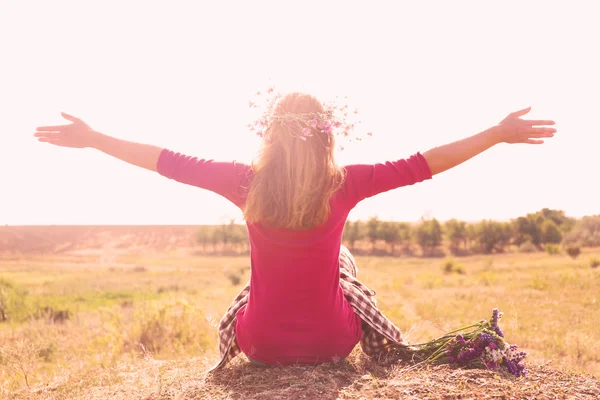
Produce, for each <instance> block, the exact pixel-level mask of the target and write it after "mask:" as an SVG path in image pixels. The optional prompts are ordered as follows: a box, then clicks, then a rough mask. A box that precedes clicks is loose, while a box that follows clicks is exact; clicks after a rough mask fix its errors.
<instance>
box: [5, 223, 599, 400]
mask: <svg viewBox="0 0 600 400" xmlns="http://www.w3.org/2000/svg"><path fill="white" fill-rule="evenodd" d="M106 229H108V232H109V233H110V229H109V228H106ZM132 229H133V228H132ZM135 229H138V230H141V229H142V228H140V227H136V228H135ZM146 229H148V230H150V231H151V232H149V233H148V234H147V236H148V237H154V240H155V241H156V242H161V243H166V242H168V241H169V240H168V239H166V238H163V239H161V238H160V235H169V234H172V233H173V232H174V231H173V230H169V229H167V228H161V229H162V230H161V231H160V233H156V232H154V231H152V230H151V228H146ZM140 232H141V231H140ZM29 233H31V232H29ZM138 234H139V233H138ZM107 235H108V234H107ZM119 235H122V236H119ZM123 235H130V233H128V231H127V230H126V229H125V228H119V230H117V231H115V232H114V233H113V236H114V237H113V240H114V241H116V242H119V243H127V241H128V240H129V241H131V240H133V239H131V236H123ZM153 235H154V236H153ZM181 235H184V234H183V233H181ZM109 236H110V235H109ZM87 237H88V238H89V237H90V236H89V235H88V236H87ZM86 240H87V239H86ZM174 241H175V242H177V243H182V244H183V243H185V239H184V238H177V239H175V240H174ZM132 243H134V244H135V243H138V242H137V241H133V242H132ZM73 246H74V247H73V249H74V250H72V251H61V252H60V253H53V254H47V253H36V254H24V253H21V254H18V255H15V254H11V255H9V256H5V257H4V258H0V264H1V265H2V270H1V272H0V280H3V282H4V284H3V285H4V286H3V287H4V288H5V289H4V292H3V293H4V294H3V296H4V297H3V299H4V300H2V301H4V302H5V303H7V304H8V316H9V320H8V321H7V322H4V323H0V397H3V396H4V397H7V398H15V399H17V398H18V399H77V398H82V399H83V398H85V399H95V398H123V399H131V398H146V399H163V398H164V399H166V398H180V399H226V398H229V399H234V398H235V399H254V398H256V399H259V398H260V399H263V398H273V399H276V398H281V399H284V398H307V399H335V398H341V399H359V398H365V399H369V398H407V399H410V398H415V399H416V398H419V399H427V398H432V399H437V398H440V399H441V398H443V399H454V398H496V399H499V398H506V399H509V398H536V399H538V398H539V399H543V398H600V392H599V386H598V381H597V380H596V378H598V377H600V347H599V343H598V342H599V341H598V339H599V338H600V336H599V334H598V329H597V327H598V326H600V294H599V292H598V287H600V268H592V267H591V266H590V265H591V264H590V260H592V259H594V258H598V257H599V256H600V250H590V249H584V250H583V252H582V254H581V255H580V256H579V257H578V258H577V259H576V260H573V259H571V258H569V257H568V256H566V255H548V254H546V253H533V254H507V255H500V256H493V257H488V256H474V257H466V258H460V259H457V261H458V262H459V263H460V266H461V271H462V273H445V271H444V266H445V262H444V260H442V259H423V258H401V259H399V258H392V257H358V258H357V261H358V263H359V278H360V279H361V280H362V281H363V282H365V283H366V284H367V285H369V286H371V287H372V288H373V289H375V290H376V291H377V298H378V302H379V305H380V307H381V309H382V310H383V311H384V313H386V315H388V316H389V317H390V318H391V319H392V320H393V321H394V322H395V323H396V324H397V325H398V326H399V327H400V328H401V329H402V330H403V331H404V332H405V337H406V339H407V340H408V341H409V342H420V341H424V340H428V339H431V338H433V337H435V336H438V335H439V334H441V333H443V332H444V331H447V330H450V329H452V328H456V327H459V326H462V325H464V324H467V323H470V322H473V321H477V320H480V319H482V318H488V317H489V313H490V311H491V310H492V309H493V308H495V307H498V308H500V309H501V310H502V311H504V312H505V319H504V320H503V321H502V326H503V328H504V330H505V332H506V337H507V340H508V341H509V342H511V343H516V344H518V345H519V346H520V347H521V348H524V349H525V350H526V351H528V352H529V354H530V357H529V365H530V371H531V373H530V375H529V376H528V377H527V378H525V379H514V378H511V377H509V376H505V375H499V374H494V373H492V372H490V371H479V370H477V371H475V370H470V371H465V370H451V369H449V368H446V367H436V368H431V369H425V370H420V371H411V372H406V371H405V370H403V369H402V366H382V365H378V364H376V363H374V362H372V361H370V360H368V359H366V358H365V357H363V356H362V355H361V354H360V351H359V349H358V348H357V349H355V351H354V352H353V354H352V355H351V356H350V357H349V358H348V360H345V361H340V362H339V363H337V364H336V365H321V366H317V367H307V366H297V367H289V368H269V369H261V368H256V367H254V366H252V365H249V364H248V363H247V362H246V361H244V359H240V360H238V361H236V362H235V363H234V364H233V365H232V366H231V367H228V368H227V369H226V370H224V371H221V372H219V373H218V374H216V375H215V376H212V377H206V376H205V375H204V371H206V369H207V368H208V366H209V365H211V364H213V363H214V362H216V361H217V347H216V346H217V331H216V322H217V321H218V319H219V318H220V316H221V315H222V313H223V312H224V311H225V309H226V308H227V306H228V305H229V303H230V301H231V299H232V298H233V297H234V296H235V295H236V293H237V292H238V291H239V290H240V289H241V287H242V285H244V284H245V282H246V281H247V279H248V277H249V263H248V259H247V257H204V256H193V255H191V254H193V250H191V251H190V250H188V251H183V250H182V249H183V247H182V248H178V249H177V250H174V251H165V252H157V251H156V250H155V249H154V250H153V251H149V250H143V249H142V250H140V249H138V248H137V247H136V246H137V244H136V246H133V247H131V248H128V247H127V246H120V247H119V248H116V247H106V248H104V250H102V248H100V249H96V250H94V251H92V250H93V249H92V250H90V251H86V250H85V248H84V247H82V245H81V244H80V243H79V244H78V243H77V242H75V243H74V245H73ZM7 285H9V286H7ZM48 308H51V309H52V313H50V314H49V313H48V312H47V311H46V312H45V313H41V314H40V313H39V310H40V309H43V310H47V309H48ZM63 311H64V312H65V314H60V315H68V318H66V319H63V318H61V319H59V320H57V319H56V318H51V317H49V315H50V316H52V315H59V312H63ZM66 312H68V314H67V313H66ZM142 345H143V346H142ZM548 363H550V364H549V365H550V366H552V367H553V368H554V369H550V367H549V366H547V364H548ZM536 365H546V366H544V367H538V366H536ZM559 371H560V372H559ZM585 374H587V375H585ZM594 376H595V378H594Z"/></svg>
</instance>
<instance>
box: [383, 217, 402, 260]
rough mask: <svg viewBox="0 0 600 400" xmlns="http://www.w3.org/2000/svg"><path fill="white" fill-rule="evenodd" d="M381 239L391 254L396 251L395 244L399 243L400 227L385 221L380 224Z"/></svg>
mask: <svg viewBox="0 0 600 400" xmlns="http://www.w3.org/2000/svg"><path fill="white" fill-rule="evenodd" d="M380 232H381V238H382V239H383V240H385V242H386V243H387V244H389V245H390V246H391V247H392V254H394V252H395V250H396V244H398V242H399V241H400V238H401V236H400V235H401V233H402V232H401V231H400V226H399V225H398V224H397V223H395V222H390V221H385V222H383V223H382V224H381V230H380Z"/></svg>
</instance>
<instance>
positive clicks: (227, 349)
mask: <svg viewBox="0 0 600 400" xmlns="http://www.w3.org/2000/svg"><path fill="white" fill-rule="evenodd" d="M529 110H530V108H527V109H524V110H521V111H517V112H515V113H512V114H510V115H509V116H508V117H506V118H505V119H504V120H503V121H501V122H500V123H499V124H498V125H495V126H493V127H491V128H489V129H487V130H485V131H483V132H481V133H478V134H476V135H474V136H471V137H469V138H466V139H463V140H460V141H457V142H454V143H450V144H447V145H444V146H441V147H436V148H434V149H431V150H429V151H427V152H425V153H423V154H421V153H417V154H415V155H413V156H411V157H409V158H407V159H401V160H398V161H393V162H385V163H380V164H373V165H366V164H360V165H359V164H357V165H348V166H346V167H345V168H344V167H340V166H338V165H337V164H336V162H335V161H334V151H333V149H334V135H333V132H332V131H333V129H334V127H336V126H339V125H340V123H339V121H337V122H333V124H332V121H331V119H330V118H331V112H330V111H331V110H328V109H326V108H324V107H323V105H322V104H321V103H320V102H319V101H318V100H317V99H315V98H314V97H312V96H310V95H307V94H302V93H291V94H288V95H286V96H285V97H283V98H282V99H281V100H280V101H279V102H278V103H277V104H276V107H274V108H273V109H272V112H270V113H269V115H268V116H267V118H266V119H264V120H263V121H264V125H265V128H266V130H265V131H264V134H263V138H264V140H263V143H262V147H261V151H260V155H259V157H258V159H257V161H255V162H254V163H253V164H252V165H245V164H242V163H236V162H214V161H212V160H206V159H197V158H192V157H188V156H185V155H183V154H180V153H174V152H172V151H170V150H167V149H162V148H160V147H156V146H151V145H146V144H139V143H132V142H128V141H125V140H120V139H116V138H113V137H110V136H108V135H104V134H102V133H99V132H96V131H94V130H93V129H92V128H91V127H89V126H88V125H87V124H86V123H85V122H83V121H82V120H80V119H78V118H75V117H73V116H70V115H68V114H64V113H63V114H62V115H63V117H64V118H65V119H67V120H69V121H71V124H69V125H60V126H45V127H39V128H37V132H36V133H35V136H36V137H38V138H39V141H41V142H47V143H50V144H54V145H58V146H65V147H75V148H85V147H91V148H95V149H98V150H100V151H102V152H104V153H106V154H109V155H111V156H113V157H116V158H118V159H121V160H123V161H126V162H128V163H130V164H133V165H137V166H139V167H142V168H146V169H149V170H151V171H157V172H158V173H160V174H161V175H164V176H166V177H168V178H171V179H175V180H177V181H179V182H182V183H186V184H189V185H194V186H198V187H200V188H204V189H208V190H211V191H213V192H216V193H218V194H220V195H222V196H223V197H225V198H227V199H229V200H230V201H231V202H233V203H234V204H235V205H236V206H238V207H239V208H240V209H241V210H242V211H243V213H244V217H245V220H246V224H247V227H248V233H249V239H250V249H251V278H250V282H249V284H248V285H247V286H246V287H245V288H244V290H242V292H241V293H240V295H239V296H238V297H237V298H236V299H235V300H234V302H233V304H232V305H231V307H230V308H229V310H228V311H227V313H226V314H225V316H224V317H223V319H222V320H221V324H220V329H219V334H220V350H221V356H222V359H221V361H220V362H219V364H217V365H216V366H215V368H216V367H220V366H223V365H225V363H226V362H227V361H228V360H230V359H231V358H233V357H235V356H236V355H237V354H238V353H239V352H240V349H241V351H243V352H244V353H245V354H246V355H247V356H248V358H249V359H250V360H251V361H252V362H253V363H255V364H257V365H290V364H295V363H301V364H314V363H321V362H331V361H336V360H338V359H340V358H344V357H346V356H347V355H348V354H349V353H350V352H351V351H352V349H353V348H354V346H355V345H356V344H357V343H358V342H359V341H360V342H361V346H362V348H363V350H364V351H365V352H366V353H367V354H368V355H371V356H376V355H382V354H389V353H390V351H391V350H393V349H399V348H400V347H398V345H400V344H401V341H402V339H401V336H400V331H399V330H398V328H397V327H395V326H394V325H393V324H392V323H391V322H389V320H387V318H385V317H384V316H383V315H382V314H381V313H380V312H379V311H378V310H377V307H376V303H375V301H374V299H373V298H372V295H373V293H372V292H371V291H369V289H367V288H366V287H365V286H364V285H362V284H361V283H360V282H359V281H358V280H357V279H356V278H355V275H356V265H355V263H354V260H353V258H352V256H351V255H350V254H349V253H348V251H347V249H345V248H344V247H343V246H342V245H341V239H342V230H343V227H344V224H345V222H346V219H347V217H348V213H349V212H350V210H352V208H354V206H356V205H357V204H358V203H359V202H360V201H361V200H363V199H365V198H368V197H371V196H374V195H376V194H378V193H382V192H385V191H388V190H391V189H394V188H398V187H400V186H406V185H412V184H414V183H417V182H421V181H424V180H426V179H430V178H431V177H432V176H433V175H436V174H439V173H440V172H443V171H445V170H447V169H450V168H452V167H455V166H457V165H459V164H461V163H463V162H464V161H466V160H468V159H470V158H472V157H474V156H475V155H477V154H479V153H481V152H483V151H485V150H487V149H489V148H490V147H492V146H494V145H495V144H498V143H502V142H504V143H528V144H541V143H543V140H542V139H543V138H549V137H552V136H553V135H554V132H556V130H555V129H553V128H549V127H547V125H553V124H554V122H553V121H546V120H536V121H532V120H529V121H528V120H523V119H521V118H520V117H522V116H523V115H525V114H527V113H528V112H529ZM340 249H341V250H340ZM250 288H251V290H250Z"/></svg>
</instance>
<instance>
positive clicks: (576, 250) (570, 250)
mask: <svg viewBox="0 0 600 400" xmlns="http://www.w3.org/2000/svg"><path fill="white" fill-rule="evenodd" d="M565 251H566V252H567V254H568V255H569V256H571V258H574V259H575V258H577V257H578V256H579V255H580V254H581V247H579V246H568V247H567V248H566V249H565Z"/></svg>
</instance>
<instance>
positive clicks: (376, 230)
mask: <svg viewBox="0 0 600 400" xmlns="http://www.w3.org/2000/svg"><path fill="white" fill-rule="evenodd" d="M380 229H381V228H380V221H379V219H378V218H377V217H373V218H371V219H369V220H368V221H367V237H368V238H369V240H370V241H371V251H374V250H375V243H376V242H377V240H378V239H380V237H381V234H380Z"/></svg>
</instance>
